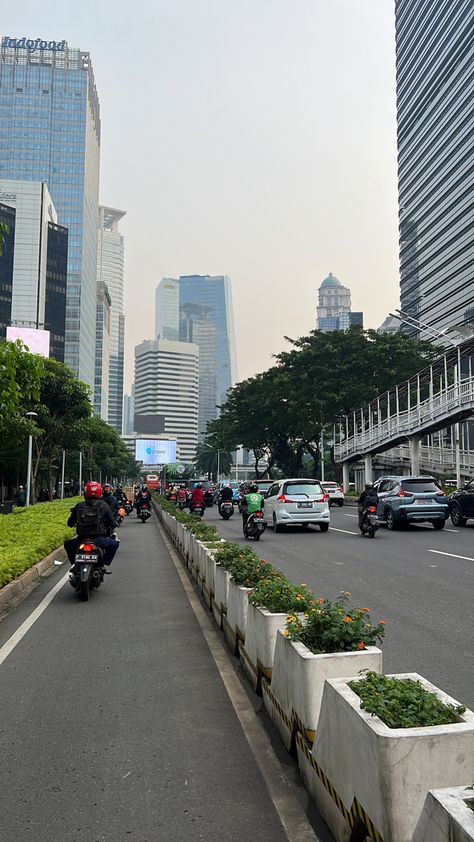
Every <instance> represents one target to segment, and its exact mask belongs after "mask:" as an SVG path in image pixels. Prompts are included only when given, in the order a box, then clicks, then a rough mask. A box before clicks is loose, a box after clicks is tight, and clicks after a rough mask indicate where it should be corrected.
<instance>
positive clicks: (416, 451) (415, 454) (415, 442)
mask: <svg viewBox="0 0 474 842" xmlns="http://www.w3.org/2000/svg"><path fill="white" fill-rule="evenodd" d="M420 441H421V438H420V436H410V438H409V442H410V462H411V475H412V477H416V476H417V475H418V474H419V473H420Z"/></svg>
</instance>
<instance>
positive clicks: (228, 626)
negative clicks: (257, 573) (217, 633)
mask: <svg viewBox="0 0 474 842" xmlns="http://www.w3.org/2000/svg"><path fill="white" fill-rule="evenodd" d="M250 591H251V588H244V587H242V586H241V585H236V584H235V582H234V580H233V579H232V578H231V579H230V581H229V595H228V603H227V615H226V616H225V617H224V620H223V628H224V634H225V637H226V640H227V643H228V645H229V648H230V650H231V652H233V653H234V654H237V652H238V641H239V640H241V641H242V642H244V641H245V632H246V629H247V611H248V604H249V602H248V595H249V593H250Z"/></svg>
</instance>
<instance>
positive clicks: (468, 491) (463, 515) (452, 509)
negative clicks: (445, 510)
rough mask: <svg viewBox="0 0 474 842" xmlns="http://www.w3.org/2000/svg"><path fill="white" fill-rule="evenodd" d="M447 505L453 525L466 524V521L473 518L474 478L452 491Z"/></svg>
mask: <svg viewBox="0 0 474 842" xmlns="http://www.w3.org/2000/svg"><path fill="white" fill-rule="evenodd" d="M448 507H449V514H450V516H451V520H452V522H453V526H466V521H467V520H469V518H474V479H471V480H470V481H469V480H468V481H467V482H465V483H464V486H463V488H460V489H459V490H458V491H453V493H452V494H451V495H450V496H449V497H448Z"/></svg>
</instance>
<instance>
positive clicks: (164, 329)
mask: <svg viewBox="0 0 474 842" xmlns="http://www.w3.org/2000/svg"><path fill="white" fill-rule="evenodd" d="M155 338H156V339H172V340H173V341H174V342H177V341H178V340H179V281H178V280H177V279H176V278H162V279H161V281H160V283H159V284H158V286H157V288H156V291H155Z"/></svg>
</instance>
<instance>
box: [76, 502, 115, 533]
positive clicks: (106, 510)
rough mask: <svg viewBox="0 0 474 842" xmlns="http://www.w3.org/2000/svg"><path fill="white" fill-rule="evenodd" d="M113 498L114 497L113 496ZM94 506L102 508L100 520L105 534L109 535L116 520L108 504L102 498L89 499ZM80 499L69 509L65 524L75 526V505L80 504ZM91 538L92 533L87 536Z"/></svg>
mask: <svg viewBox="0 0 474 842" xmlns="http://www.w3.org/2000/svg"><path fill="white" fill-rule="evenodd" d="M114 499H115V498H114ZM91 502H92V504H93V505H94V506H98V507H99V508H101V509H102V521H103V523H104V526H105V528H106V530H107V535H110V533H111V532H114V530H115V527H116V526H117V523H116V520H115V518H114V516H113V514H112V512H111V510H110V506H108V505H107V503H106V502H105V501H104V500H93V501H91ZM82 505H83V503H82V501H81V502H80V503H76V505H75V506H74V508H73V509H71V514H70V515H69V517H68V520H67V525H68V526H76V524H77V507H78V506H82ZM89 537H90V538H93V537H94V536H93V535H90V536H89Z"/></svg>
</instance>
